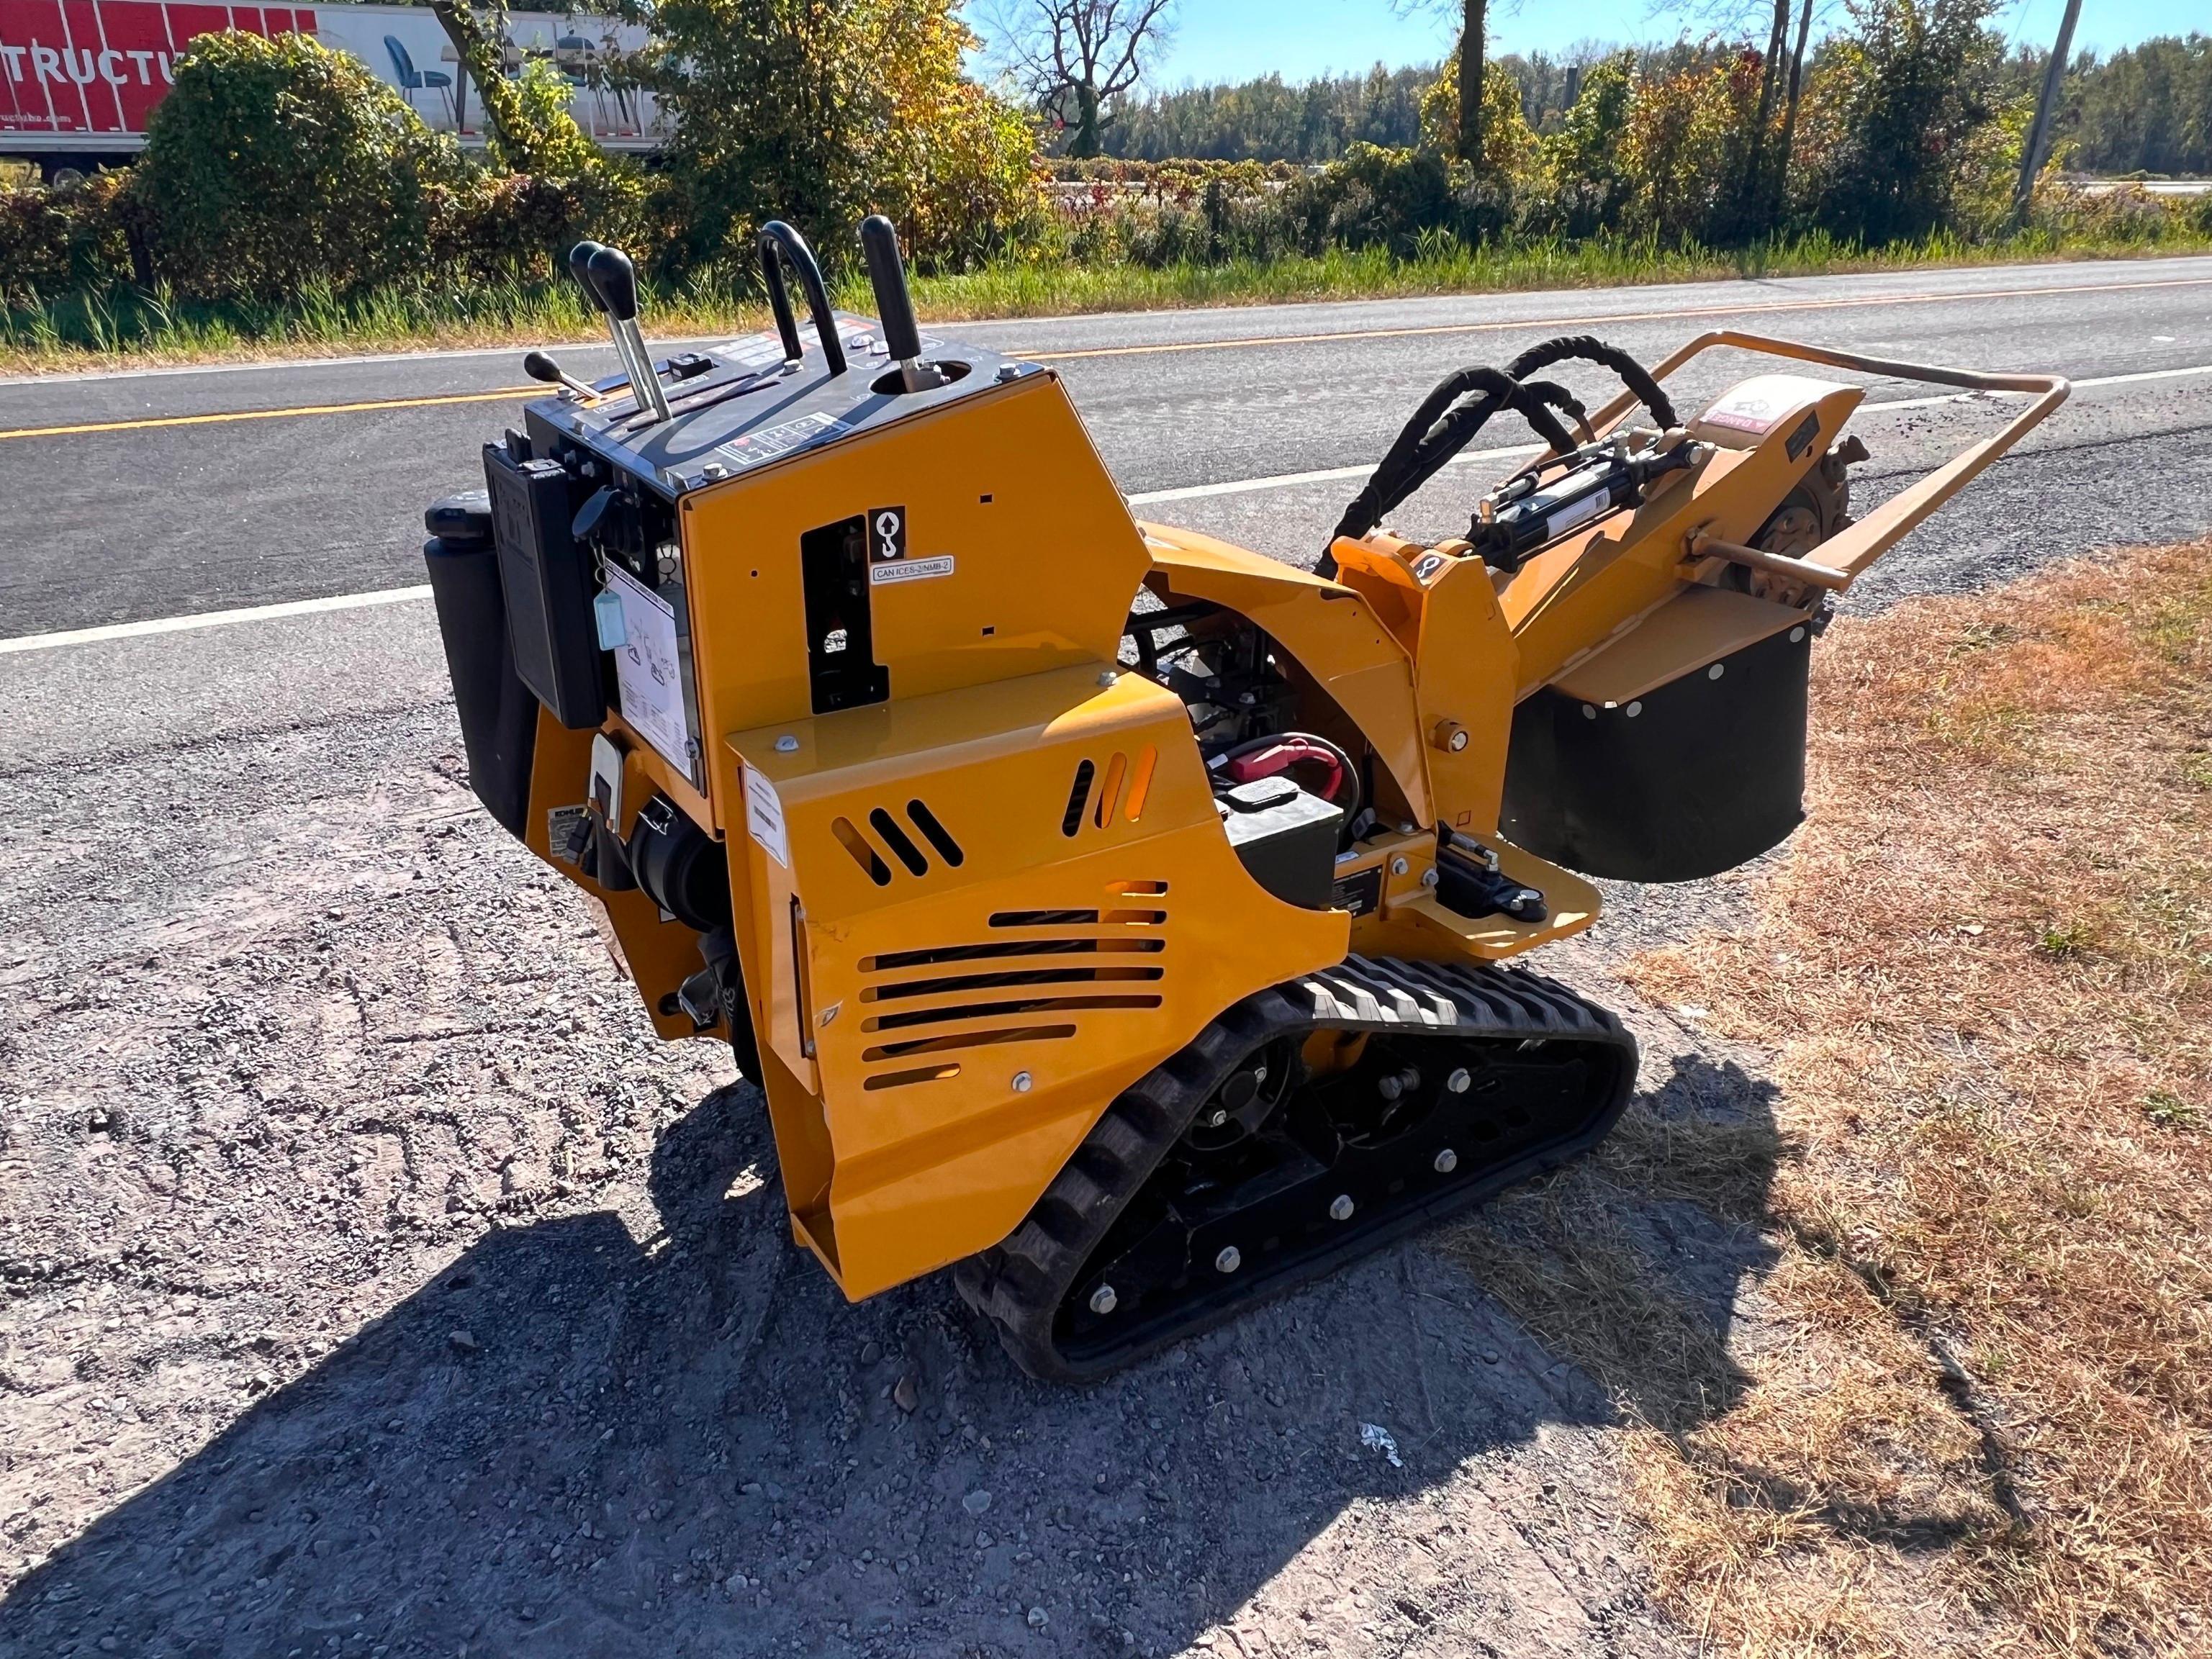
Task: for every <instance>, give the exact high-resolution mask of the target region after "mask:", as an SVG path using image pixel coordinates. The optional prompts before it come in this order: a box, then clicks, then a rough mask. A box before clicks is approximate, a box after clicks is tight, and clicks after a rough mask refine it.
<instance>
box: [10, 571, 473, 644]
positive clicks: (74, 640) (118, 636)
mask: <svg viewBox="0 0 2212 1659" xmlns="http://www.w3.org/2000/svg"><path fill="white" fill-rule="evenodd" d="M429 597H430V588H429V585H428V583H425V584H423V585H422V586H419V587H380V588H378V589H376V590H375V591H374V592H368V593H337V594H333V595H332V596H331V598H329V599H287V600H285V601H284V602H283V604H281V605H246V606H244V607H242V608H241V609H240V610H236V611H199V612H197V614H195V615H192V616H189V617H152V618H149V620H147V621H145V622H127V623H107V624H106V625H105V626H104V627H100V628H72V629H67V630H66V631H65V632H63V633H59V634H24V635H19V636H18V637H16V638H15V639H12V640H0V657H6V656H13V655H14V654H15V653H17V652H19V651H47V650H52V649H53V648H54V647H58V646H64V645H91V644H94V643H95V642H96V641H100V640H135V639H137V638H139V637H140V636H141V635H147V634H182V633H185V631H187V630H188V629H196V628H222V627H224V626H226V625H228V623H248V622H274V621H276V619H277V618H278V617H312V616H313V615H315V614H316V613H317V612H319V611H360V610H363V609H365V608H366V607H368V606H369V605H398V604H399V603H401V602H402V601H404V600H407V599H428V598H429Z"/></svg>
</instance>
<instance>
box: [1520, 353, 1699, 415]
mask: <svg viewBox="0 0 2212 1659" xmlns="http://www.w3.org/2000/svg"><path fill="white" fill-rule="evenodd" d="M1575 358H1580V359H1581V360H1583V362H1592V363H1598V364H1601V365H1602V366H1604V367H1605V368H1609V369H1611V370H1612V371H1613V373H1614V374H1618V375H1619V376H1620V383H1621V384H1622V385H1623V386H1626V387H1627V388H1628V389H1629V390H1630V391H1631V392H1634V393H1635V394H1636V395H1637V397H1638V398H1640V399H1642V400H1643V404H1644V407H1645V408H1646V409H1648V410H1650V411H1651V418H1652V419H1653V420H1655V421H1656V422H1658V423H1659V428H1660V430H1662V431H1665V430H1667V429H1668V428H1671V427H1674V426H1677V425H1679V424H1680V422H1678V421H1676V420H1675V418H1674V402H1673V400H1672V399H1670V398H1668V396H1667V393H1666V391H1665V389H1664V388H1663V387H1662V386H1660V384H1659V382H1658V381H1656V380H1653V379H1652V378H1651V372H1650V370H1649V369H1647V368H1644V365H1643V364H1641V363H1639V362H1637V361H1636V359H1635V358H1633V357H1632V356H1629V355H1628V354H1627V353H1626V352H1625V351H1623V350H1622V349H1620V347H1619V346H1610V345H1607V343H1605V342H1604V341H1602V340H1601V339H1599V338H1598V337H1596V336H1595V334H1562V335H1560V336H1559V337H1557V338H1556V339H1551V340H1547V341H1545V342H1544V343H1542V344H1541V345H1533V346H1530V347H1529V348H1528V350H1526V351H1524V352H1522V354H1521V355H1520V356H1518V357H1516V358H1515V359H1514V360H1513V361H1512V362H1510V363H1509V364H1507V365H1506V368H1505V372H1506V373H1507V374H1510V375H1511V376H1512V377H1513V378H1514V379H1515V380H1527V379H1528V377H1529V376H1530V375H1531V374H1534V373H1535V372H1536V371H1537V370H1538V369H1540V368H1550V367H1551V366H1552V365H1553V363H1561V362H1568V361H1570V360H1571V359H1575Z"/></svg>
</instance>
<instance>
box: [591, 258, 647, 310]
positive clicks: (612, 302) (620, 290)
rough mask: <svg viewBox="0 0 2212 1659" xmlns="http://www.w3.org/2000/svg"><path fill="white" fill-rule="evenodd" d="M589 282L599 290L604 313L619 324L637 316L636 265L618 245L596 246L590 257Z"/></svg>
mask: <svg viewBox="0 0 2212 1659" xmlns="http://www.w3.org/2000/svg"><path fill="white" fill-rule="evenodd" d="M591 272H592V286H593V287H594V288H596V289H598V290H599V298H600V300H601V301H603V302H605V306H606V308H607V314H608V315H610V316H611V317H612V318H613V319H615V320H616V321H617V322H618V323H628V322H634V321H635V320H636V318H637V267H636V266H635V265H633V264H630V262H629V254H627V253H624V252H623V251H622V250H621V249H620V248H618V247H608V246H605V245H603V244H602V245H600V246H595V247H594V248H593V249H592V260H591Z"/></svg>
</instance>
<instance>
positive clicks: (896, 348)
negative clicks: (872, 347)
mask: <svg viewBox="0 0 2212 1659" xmlns="http://www.w3.org/2000/svg"><path fill="white" fill-rule="evenodd" d="M860 251H861V252H863V253H865V254H866V256H867V260H868V283H869V285H870V286H871V287H872V288H873V289H875V290H876V316H877V319H878V320H879V321H880V322H881V323H882V324H883V325H884V346H885V347H886V348H887V349H889V350H890V355H891V356H892V357H893V358H894V359H896V362H897V363H898V366H899V378H900V380H902V381H904V382H905V384H906V389H907V390H908V392H927V391H928V390H929V389H930V388H931V387H932V386H943V385H944V384H945V374H944V372H943V371H942V370H941V369H939V368H938V367H937V365H936V364H935V363H926V362H922V360H921V329H919V328H918V327H916V326H915V320H914V296H913V295H911V294H909V293H908V292H907V286H906V267H905V265H904V264H903V263H902V261H901V260H900V258H899V245H898V229H897V228H896V226H894V225H893V224H892V223H891V222H890V220H888V219H886V218H884V216H883V215H882V214H880V213H872V214H870V215H869V216H867V217H866V218H865V219H863V220H861V221H860Z"/></svg>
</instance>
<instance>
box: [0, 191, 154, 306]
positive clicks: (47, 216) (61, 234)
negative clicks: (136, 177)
mask: <svg viewBox="0 0 2212 1659" xmlns="http://www.w3.org/2000/svg"><path fill="white" fill-rule="evenodd" d="M129 179H130V175H129V174H128V173H94V175H93V176H92V177H91V178H89V179H86V180H85V181H84V182H83V183H82V184H81V185H76V187H75V188H73V189H70V190H65V191H49V190H46V189H44V188H42V187H40V186H39V185H28V186H26V187H24V188H21V189H15V190H6V191H0V297H6V298H9V299H33V298H35V297H37V296H39V295H55V294H60V293H64V292H66V291H67V290H69V289H77V288H99V287H103V286H106V284H109V283H118V282H127V281H129V280H130V279H131V276H133V275H134V274H137V272H136V267H137V264H139V263H140V262H141V261H143V258H144V257H145V234H146V227H145V225H144V222H143V214H142V213H141V212H140V211H139V209H138V204H137V201H136V199H135V198H134V197H132V196H131V193H130V191H129V189H128V184H129ZM134 245H135V249H134Z"/></svg>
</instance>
